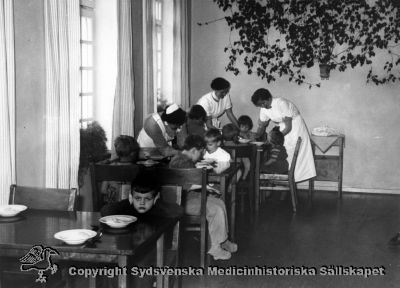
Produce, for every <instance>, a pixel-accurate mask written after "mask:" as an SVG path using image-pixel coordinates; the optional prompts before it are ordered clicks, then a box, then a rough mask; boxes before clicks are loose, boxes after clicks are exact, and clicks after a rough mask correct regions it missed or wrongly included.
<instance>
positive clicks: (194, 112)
mask: <svg viewBox="0 0 400 288" xmlns="http://www.w3.org/2000/svg"><path fill="white" fill-rule="evenodd" d="M188 117H189V119H193V120H202V121H204V122H205V121H206V118H207V112H206V110H204V108H203V106H201V105H197V104H196V105H193V106H192V108H190V111H189V113H188Z"/></svg>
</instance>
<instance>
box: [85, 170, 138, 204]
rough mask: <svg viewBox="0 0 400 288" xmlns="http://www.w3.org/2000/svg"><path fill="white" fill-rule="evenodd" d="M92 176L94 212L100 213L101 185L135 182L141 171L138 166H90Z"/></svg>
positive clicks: (101, 201)
mask: <svg viewBox="0 0 400 288" xmlns="http://www.w3.org/2000/svg"><path fill="white" fill-rule="evenodd" d="M89 167H90V175H91V182H92V203H93V211H100V208H101V207H102V206H103V204H104V203H103V200H102V198H101V191H100V188H99V183H100V182H103V181H116V182H127V183H131V182H133V181H134V180H135V179H136V177H137V176H138V174H139V173H140V171H141V169H140V167H139V166H138V165H135V164H130V165H111V164H95V163H91V164H90V166H89Z"/></svg>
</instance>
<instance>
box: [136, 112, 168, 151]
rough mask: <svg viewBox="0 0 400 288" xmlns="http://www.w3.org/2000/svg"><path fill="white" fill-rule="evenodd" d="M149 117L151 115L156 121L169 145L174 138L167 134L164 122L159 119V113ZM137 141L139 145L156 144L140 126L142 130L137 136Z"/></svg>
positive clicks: (150, 145)
mask: <svg viewBox="0 0 400 288" xmlns="http://www.w3.org/2000/svg"><path fill="white" fill-rule="evenodd" d="M151 117H153V119H154V120H155V121H156V123H157V125H158V126H159V127H160V129H161V132H162V135H163V137H164V139H165V140H166V141H167V142H168V144H169V145H170V146H171V141H172V140H173V139H174V138H173V137H171V136H169V135H168V133H167V131H166V130H165V125H164V122H163V121H162V120H161V117H160V115H159V114H158V113H154V114H153V115H152V116H151ZM137 142H138V143H139V146H140V147H156V144H154V141H153V139H152V138H151V137H150V136H149V135H148V134H147V133H146V131H145V130H144V128H142V130H140V132H139V135H138V138H137Z"/></svg>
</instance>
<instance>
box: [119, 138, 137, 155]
mask: <svg viewBox="0 0 400 288" xmlns="http://www.w3.org/2000/svg"><path fill="white" fill-rule="evenodd" d="M114 147H115V152H116V153H117V155H118V157H127V156H130V155H131V154H132V153H134V152H137V151H139V149H140V147H139V144H138V142H137V141H136V140H135V138H133V137H132V136H128V135H120V136H118V137H117V138H116V139H115V141H114Z"/></svg>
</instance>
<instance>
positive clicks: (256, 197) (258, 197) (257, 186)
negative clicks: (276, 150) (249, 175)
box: [254, 148, 262, 222]
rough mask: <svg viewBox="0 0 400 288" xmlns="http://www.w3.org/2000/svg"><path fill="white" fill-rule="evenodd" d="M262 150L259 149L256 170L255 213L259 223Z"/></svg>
mask: <svg viewBox="0 0 400 288" xmlns="http://www.w3.org/2000/svg"><path fill="white" fill-rule="evenodd" d="M261 152H262V150H261V149H258V148H257V156H256V169H255V173H254V174H255V176H254V178H255V179H254V186H255V187H254V211H255V216H254V217H255V221H256V222H257V221H258V214H259V210H260V161H261V159H260V158H261Z"/></svg>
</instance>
